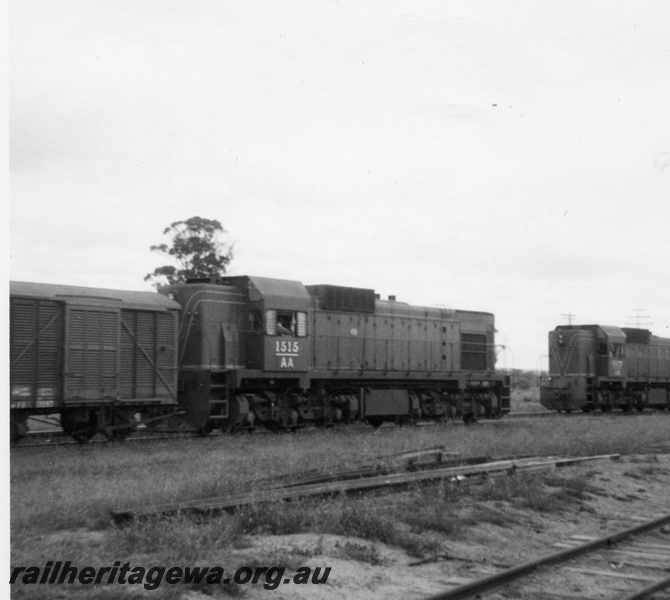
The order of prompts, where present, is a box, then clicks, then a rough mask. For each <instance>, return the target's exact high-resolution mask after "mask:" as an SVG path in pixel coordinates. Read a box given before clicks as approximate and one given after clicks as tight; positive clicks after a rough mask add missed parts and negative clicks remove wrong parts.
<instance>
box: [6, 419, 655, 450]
mask: <svg viewBox="0 0 670 600" xmlns="http://www.w3.org/2000/svg"><path fill="white" fill-rule="evenodd" d="M662 414H666V415H667V414H668V413H659V412H656V411H644V412H641V413H638V412H636V413H635V414H634V415H632V414H631V413H623V412H612V413H572V414H570V415H566V414H564V413H558V412H555V411H530V412H511V413H509V414H507V415H505V416H504V417H503V418H502V419H482V420H480V421H477V423H478V424H481V425H486V424H491V423H508V422H511V421H514V422H518V421H532V420H538V419H558V418H560V419H583V418H584V419H593V418H610V419H617V418H622V419H623V418H630V417H631V416H652V415H662ZM448 423H449V424H450V425H454V426H463V425H465V424H464V423H463V422H462V421H460V420H452V421H448ZM416 425H417V426H421V427H435V426H439V425H440V423H437V422H434V421H430V422H419V423H417V424H416ZM353 426H355V425H347V427H353ZM359 426H360V427H366V425H364V424H360V425H359ZM387 426H394V425H393V424H388V425H387ZM310 429H313V428H312V427H306V428H305V430H310ZM298 431H300V429H299V430H298ZM240 433H245V432H240ZM246 433H253V434H254V435H258V434H263V433H268V434H269V433H273V432H271V431H270V430H265V429H263V428H257V429H255V430H253V431H249V432H246ZM221 435H227V434H223V433H221V432H220V431H218V430H215V431H213V432H212V433H210V434H209V437H219V436H221ZM201 437H202V436H200V435H199V434H198V433H197V432H196V431H195V430H183V429H179V430H167V431H166V430H151V429H148V428H142V427H140V428H138V430H137V431H136V432H135V433H133V434H132V435H130V436H129V437H128V438H126V439H124V440H122V441H123V443H129V442H130V443H134V442H139V443H141V442H149V441H156V440H167V439H193V438H201ZM108 441H109V440H108V439H107V438H105V437H104V436H103V435H102V434H98V435H96V436H95V437H93V438H92V439H91V440H89V441H88V442H86V444H104V443H107V442H108ZM117 441H118V440H117ZM77 445H81V444H80V443H79V442H77V441H75V440H74V439H72V438H71V437H70V436H68V435H67V434H65V433H63V432H62V431H61V430H59V429H55V428H50V429H38V430H35V431H30V432H29V433H28V435H27V436H26V437H25V438H22V439H21V440H19V441H18V442H15V443H13V446H12V447H13V448H35V447H40V446H77Z"/></svg>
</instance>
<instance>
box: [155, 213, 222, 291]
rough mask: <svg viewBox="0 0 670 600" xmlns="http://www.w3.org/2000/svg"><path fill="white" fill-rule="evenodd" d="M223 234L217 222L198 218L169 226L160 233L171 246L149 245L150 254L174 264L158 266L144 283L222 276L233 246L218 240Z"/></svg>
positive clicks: (175, 281) (176, 281) (179, 281)
mask: <svg viewBox="0 0 670 600" xmlns="http://www.w3.org/2000/svg"><path fill="white" fill-rule="evenodd" d="M226 233H227V231H226V230H225V229H224V228H223V227H222V226H221V223H220V222H219V221H215V220H211V219H203V218H201V217H191V218H190V219H187V220H186V221H176V222H174V223H172V224H171V225H170V226H169V227H166V228H165V230H164V231H163V235H167V236H169V237H170V239H171V243H170V244H159V245H157V246H151V251H152V252H158V253H159V254H163V255H165V256H168V257H169V258H170V259H171V260H172V261H173V262H174V263H176V264H173V265H165V266H162V267H158V268H157V269H155V270H154V272H153V273H149V274H147V276H146V277H145V278H144V281H151V282H152V283H153V284H154V285H156V286H159V285H164V284H172V283H183V282H185V281H186V280H187V279H193V278H202V277H209V278H211V277H218V276H221V275H223V274H225V272H226V268H227V267H228V265H229V264H230V261H231V260H232V259H233V245H232V244H229V243H226V242H224V241H222V240H221V239H220V238H221V237H222V236H223V235H224V234H226Z"/></svg>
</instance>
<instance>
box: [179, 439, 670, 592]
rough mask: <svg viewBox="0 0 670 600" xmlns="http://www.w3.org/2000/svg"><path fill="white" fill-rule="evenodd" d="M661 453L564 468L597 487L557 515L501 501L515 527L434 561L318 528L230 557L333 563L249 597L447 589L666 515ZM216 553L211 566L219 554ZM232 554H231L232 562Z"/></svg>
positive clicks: (580, 583)
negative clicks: (317, 579)
mask: <svg viewBox="0 0 670 600" xmlns="http://www.w3.org/2000/svg"><path fill="white" fill-rule="evenodd" d="M662 450H663V452H662V453H659V454H655V455H644V456H625V457H622V458H620V459H619V460H617V461H610V460H606V461H602V462H596V463H588V464H581V465H575V466H571V467H567V468H566V469H562V470H561V474H565V475H570V476H574V475H578V474H582V475H584V474H588V477H589V480H590V483H591V484H592V486H593V489H595V490H596V492H595V493H590V494H587V497H586V499H584V500H583V501H581V502H580V503H579V504H573V505H571V507H570V508H569V509H568V510H566V511H562V512H560V513H556V514H547V513H540V512H535V511H528V510H524V511H519V510H517V509H513V508H512V507H510V506H509V505H505V504H504V503H497V504H498V506H497V508H499V510H500V511H504V512H505V514H506V515H507V516H508V517H509V524H505V525H504V526H498V525H492V524H488V523H487V524H482V525H477V526H474V527H471V528H469V530H468V532H467V534H466V535H465V536H464V537H463V536H460V537H459V539H454V540H453V541H448V543H447V547H448V550H447V553H448V556H437V557H434V559H427V560H424V561H418V560H417V559H416V558H414V557H411V556H408V555H407V554H406V553H404V552H403V551H401V550H398V549H395V548H390V547H387V546H385V545H384V544H380V543H374V542H370V541H366V540H363V539H357V538H351V537H349V538H345V537H340V536H335V535H318V534H300V535H286V536H268V537H264V536H251V537H250V538H249V540H248V541H249V546H248V547H246V548H241V549H239V553H238V554H237V555H236V556H235V557H234V560H233V562H236V563H238V564H239V565H242V564H245V562H247V561H253V560H255V557H256V558H257V557H258V556H270V555H276V554H277V553H280V554H281V553H286V554H289V555H291V556H295V557H303V558H302V559H301V560H300V564H301V565H304V566H309V567H322V568H323V567H330V568H331V573H330V576H329V578H328V582H327V583H326V584H322V585H312V584H309V585H294V584H287V585H280V586H279V587H278V588H277V589H276V590H274V591H267V590H264V589H262V588H261V586H258V585H257V586H251V585H245V586H242V587H243V588H244V589H243V590H239V592H240V593H241V594H242V596H243V597H244V598H249V599H255V598H261V597H267V595H268V594H271V596H272V598H274V599H276V600H279V599H296V598H297V599H301V598H305V599H307V598H309V599H310V600H314V599H316V600H335V599H338V600H339V599H344V598H356V599H358V600H373V599H382V598H384V599H401V598H402V599H407V598H417V599H419V598H426V597H428V596H430V595H432V594H436V593H439V592H444V591H447V590H449V589H450V588H453V587H455V586H457V585H459V584H462V583H466V582H468V581H471V580H475V579H480V578H482V577H485V576H487V575H491V574H493V573H495V572H497V571H499V570H500V569H501V568H503V567H511V566H515V565H518V564H521V563H523V562H526V561H529V560H533V559H536V558H539V557H541V556H543V555H546V554H551V553H554V552H557V551H558V550H559V549H560V548H559V547H557V546H556V544H557V543H560V542H563V541H566V540H568V539H569V538H570V537H571V536H572V535H575V534H581V535H592V536H596V537H600V536H604V535H607V534H608V533H613V532H616V531H619V530H622V529H626V528H628V527H632V526H634V525H637V524H640V523H641V522H642V521H644V520H649V519H652V518H654V517H659V516H661V515H663V514H666V513H668V512H670V452H669V451H670V448H665V449H662ZM568 469H569V470H570V472H569V473H568V472H567V471H568ZM493 504H494V505H495V504H496V503H493ZM664 535H665V538H667V540H665V541H666V543H668V544H670V528H666V530H665V533H664ZM212 558H213V561H212V563H213V562H214V561H215V560H216V557H212ZM230 559H231V556H230V554H228V556H227V560H229V561H230ZM256 564H258V563H256ZM668 567H669V568H670V564H669V565H668ZM665 576H667V573H666V574H665ZM540 585H542V584H540ZM544 585H546V584H544ZM624 585H625V582H624ZM540 589H543V591H545V592H546V591H547V590H546V589H544V588H540ZM622 589H625V588H622ZM517 594H519V592H514V591H508V592H498V593H496V594H494V595H492V596H489V598H504V597H506V598H519V597H522V598H525V597H528V598H531V597H532V598H538V597H540V596H538V595H537V592H535V593H532V594H529V595H525V594H520V595H517ZM551 594H553V596H552V595H551ZM551 594H549V593H548V592H547V595H546V596H545V597H558V596H562V597H572V598H609V597H611V589H610V591H609V592H608V591H606V590H604V589H603V587H602V582H600V581H598V580H597V578H594V577H588V576H584V575H580V574H579V573H570V574H569V575H565V574H563V575H561V576H560V577H558V578H554V580H552V582H551ZM210 597H211V596H206V595H204V594H202V593H200V592H194V591H190V592H188V593H186V594H185V595H184V596H183V598H184V600H205V598H210ZM657 597H660V596H657Z"/></svg>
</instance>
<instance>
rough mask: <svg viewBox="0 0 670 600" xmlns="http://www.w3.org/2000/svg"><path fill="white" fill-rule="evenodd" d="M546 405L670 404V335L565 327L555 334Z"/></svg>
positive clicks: (543, 388) (625, 407)
mask: <svg viewBox="0 0 670 600" xmlns="http://www.w3.org/2000/svg"><path fill="white" fill-rule="evenodd" d="M540 402H541V403H542V405H543V406H544V407H545V408H548V409H550V410H556V411H566V412H571V411H572V410H578V409H581V410H582V411H584V412H590V411H593V410H596V409H599V410H601V411H603V412H609V411H611V410H612V409H621V410H622V411H630V410H632V409H637V410H640V411H641V410H643V409H644V408H654V409H668V408H670V339H667V338H661V337H657V336H655V335H652V334H651V332H650V331H648V330H647V329H638V328H630V327H611V326H606V325H562V326H559V327H556V329H555V330H554V331H551V332H549V375H548V376H547V377H544V378H542V380H541V381H540Z"/></svg>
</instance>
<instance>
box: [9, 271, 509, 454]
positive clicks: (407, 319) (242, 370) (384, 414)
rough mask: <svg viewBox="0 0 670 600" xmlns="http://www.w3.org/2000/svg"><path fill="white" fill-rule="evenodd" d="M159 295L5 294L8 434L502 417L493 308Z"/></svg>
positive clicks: (262, 290) (302, 296)
mask: <svg viewBox="0 0 670 600" xmlns="http://www.w3.org/2000/svg"><path fill="white" fill-rule="evenodd" d="M159 291H160V292H161V293H160V294H153V293H151V292H114V291H111V290H95V289H92V288H72V287H68V286H48V285H41V284H23V283H15V284H12V287H11V296H12V298H11V303H10V325H11V326H10V330H11V335H10V345H11V361H12V364H11V369H10V380H11V381H10V383H11V394H12V400H11V402H12V404H11V406H12V411H11V414H12V426H13V427H12V429H13V435H20V433H23V432H24V431H25V424H26V421H27V417H28V416H30V415H34V414H42V413H45V412H52V413H56V412H57V413H59V414H60V415H61V420H62V422H63V426H64V429H65V430H66V431H67V432H69V433H70V434H71V435H73V436H74V437H75V438H77V439H79V440H80V441H85V440H87V439H89V438H90V437H92V436H93V435H94V434H95V433H96V432H98V431H101V432H103V433H105V434H107V435H108V437H115V436H116V437H123V436H125V435H127V434H128V433H129V432H130V431H132V429H133V428H134V427H136V426H137V424H138V421H137V417H138V415H139V416H141V417H142V418H143V419H144V418H145V417H146V418H147V421H148V424H149V425H151V423H152V421H154V422H160V420H161V419H162V418H164V417H166V416H169V415H170V414H175V413H176V412H178V413H179V414H180V417H181V418H183V419H185V421H186V422H188V423H189V424H190V425H191V426H192V427H194V428H195V429H197V430H198V431H200V432H201V433H203V434H206V433H208V432H210V431H212V430H213V429H221V430H223V431H234V430H239V429H252V428H253V427H255V426H256V425H263V426H265V427H268V428H271V429H277V430H290V429H295V428H297V427H300V426H303V425H306V424H317V425H330V424H334V423H339V422H351V421H355V420H365V421H367V422H368V423H370V424H372V425H374V426H378V425H380V424H382V423H383V422H386V421H392V422H400V423H402V422H408V421H414V420H418V419H437V420H439V419H445V418H457V417H458V418H463V419H464V420H466V421H470V420H474V419H476V418H478V417H499V416H502V415H504V414H505V413H507V412H509V406H510V405H509V377H508V376H507V375H504V374H500V373H496V371H495V344H494V331H495V330H494V318H493V315H492V314H490V313H483V312H473V311H461V310H451V309H443V308H425V307H417V306H410V305H408V304H405V303H402V302H396V301H395V300H394V299H389V300H381V299H379V298H378V297H377V296H376V295H375V293H374V290H371V289H359V288H347V287H340V286H332V285H317V286H303V285H302V284H301V283H299V282H296V281H286V280H279V279H269V278H262V277H241V276H240V277H224V278H221V279H220V280H217V281H216V282H210V281H193V282H190V283H186V284H179V285H172V286H167V287H164V288H161V289H159ZM177 315H178V316H177ZM45 373H46V374H48V375H45ZM45 377H46V379H45Z"/></svg>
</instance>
